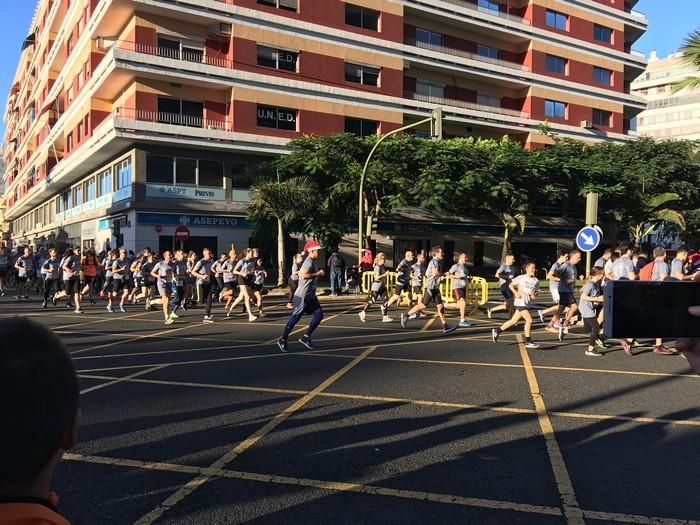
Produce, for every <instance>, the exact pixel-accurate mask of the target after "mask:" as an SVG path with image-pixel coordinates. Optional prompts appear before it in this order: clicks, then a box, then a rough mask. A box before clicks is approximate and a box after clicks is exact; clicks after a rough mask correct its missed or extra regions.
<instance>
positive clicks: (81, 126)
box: [76, 122, 83, 144]
mask: <svg viewBox="0 0 700 525" xmlns="http://www.w3.org/2000/svg"><path fill="white" fill-rule="evenodd" d="M77 135H78V136H77V138H76V140H77V141H78V144H80V141H81V140H83V123H82V122H81V123H80V124H78V131H77Z"/></svg>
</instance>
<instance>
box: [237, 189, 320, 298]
mask: <svg viewBox="0 0 700 525" xmlns="http://www.w3.org/2000/svg"><path fill="white" fill-rule="evenodd" d="M316 195H317V193H316V189H315V187H314V184H313V183H312V181H311V179H309V178H308V177H294V178H290V179H287V180H281V179H277V180H267V181H261V182H259V183H257V184H255V185H253V186H252V187H251V189H250V204H249V205H248V214H249V216H250V217H251V218H252V219H254V220H261V219H263V220H264V219H270V218H273V219H274V220H276V221H277V286H282V285H283V284H284V261H285V254H284V233H285V232H284V228H285V226H286V225H287V224H288V223H289V222H290V221H292V220H294V219H296V218H298V217H304V216H305V214H307V213H308V212H309V211H310V210H311V209H313V207H314V203H315V201H316Z"/></svg>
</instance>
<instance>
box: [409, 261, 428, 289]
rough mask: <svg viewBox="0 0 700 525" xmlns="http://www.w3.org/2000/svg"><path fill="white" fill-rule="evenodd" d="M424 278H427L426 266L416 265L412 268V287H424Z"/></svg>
mask: <svg viewBox="0 0 700 525" xmlns="http://www.w3.org/2000/svg"><path fill="white" fill-rule="evenodd" d="M423 276H425V265H423V264H419V263H415V264H414V265H413V266H411V286H417V287H420V286H423Z"/></svg>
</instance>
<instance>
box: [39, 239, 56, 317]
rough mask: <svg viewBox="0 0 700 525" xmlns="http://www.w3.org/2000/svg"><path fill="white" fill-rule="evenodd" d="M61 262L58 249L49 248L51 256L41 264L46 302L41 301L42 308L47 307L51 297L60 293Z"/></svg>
mask: <svg viewBox="0 0 700 525" xmlns="http://www.w3.org/2000/svg"><path fill="white" fill-rule="evenodd" d="M59 263H60V261H59V260H58V255H57V253H56V250H55V249H54V248H51V249H50V250H49V258H48V259H46V260H45V261H44V263H43V264H42V265H41V274H42V275H43V276H44V302H43V303H41V306H42V308H46V306H47V305H48V302H49V297H53V296H54V295H56V294H57V293H58V278H59V271H60V267H59ZM55 304H56V303H54V306H55Z"/></svg>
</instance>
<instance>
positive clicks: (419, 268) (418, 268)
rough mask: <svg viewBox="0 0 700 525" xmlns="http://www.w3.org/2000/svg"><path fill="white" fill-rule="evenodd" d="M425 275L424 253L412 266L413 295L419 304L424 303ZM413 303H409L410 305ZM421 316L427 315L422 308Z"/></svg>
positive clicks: (419, 255) (420, 254)
mask: <svg viewBox="0 0 700 525" xmlns="http://www.w3.org/2000/svg"><path fill="white" fill-rule="evenodd" d="M424 277H425V255H423V254H422V253H419V254H418V257H416V263H415V264H414V265H413V266H411V289H412V291H413V297H414V298H415V300H416V302H417V303H418V304H423V278H424ZM410 304H411V303H409V306H410ZM419 315H420V317H425V313H423V311H422V310H421V312H420V314H419Z"/></svg>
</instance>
